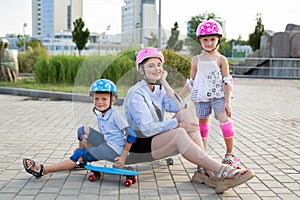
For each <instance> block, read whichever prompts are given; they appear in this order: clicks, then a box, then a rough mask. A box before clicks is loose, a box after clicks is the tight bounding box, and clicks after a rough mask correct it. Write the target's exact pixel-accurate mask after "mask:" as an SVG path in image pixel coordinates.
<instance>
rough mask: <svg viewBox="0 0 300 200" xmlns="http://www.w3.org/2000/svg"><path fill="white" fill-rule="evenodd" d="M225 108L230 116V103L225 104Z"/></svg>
mask: <svg viewBox="0 0 300 200" xmlns="http://www.w3.org/2000/svg"><path fill="white" fill-rule="evenodd" d="M224 109H225V111H226V114H227V116H228V117H231V106H230V105H229V104H225V106H224Z"/></svg>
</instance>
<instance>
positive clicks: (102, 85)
mask: <svg viewBox="0 0 300 200" xmlns="http://www.w3.org/2000/svg"><path fill="white" fill-rule="evenodd" d="M102 92H103V93H111V94H112V96H115V97H117V95H118V93H117V87H116V85H115V84H114V83H113V82H112V81H111V80H108V79H98V80H96V81H95V82H94V83H92V85H91V87H90V95H92V94H94V93H102Z"/></svg>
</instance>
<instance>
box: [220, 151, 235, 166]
mask: <svg viewBox="0 0 300 200" xmlns="http://www.w3.org/2000/svg"><path fill="white" fill-rule="evenodd" d="M226 156H231V158H227V157H226ZM234 158H235V155H234V154H233V153H231V152H227V153H226V154H225V158H223V160H222V163H223V164H227V165H232V164H233V162H234Z"/></svg>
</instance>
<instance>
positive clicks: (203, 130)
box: [199, 124, 209, 139]
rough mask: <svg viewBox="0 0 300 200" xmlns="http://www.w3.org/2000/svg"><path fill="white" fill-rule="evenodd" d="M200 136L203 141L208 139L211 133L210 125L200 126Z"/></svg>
mask: <svg viewBox="0 0 300 200" xmlns="http://www.w3.org/2000/svg"><path fill="white" fill-rule="evenodd" d="M199 128H200V134H201V137H202V139H207V137H208V131H209V124H199Z"/></svg>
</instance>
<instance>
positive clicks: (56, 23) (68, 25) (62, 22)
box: [32, 0, 83, 38]
mask: <svg viewBox="0 0 300 200" xmlns="http://www.w3.org/2000/svg"><path fill="white" fill-rule="evenodd" d="M82 6H83V0H32V35H33V36H34V37H41V38H53V37H54V33H56V32H60V31H62V30H69V31H70V30H72V26H73V21H75V20H76V19H78V18H80V17H82V13H83V9H82Z"/></svg>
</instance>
